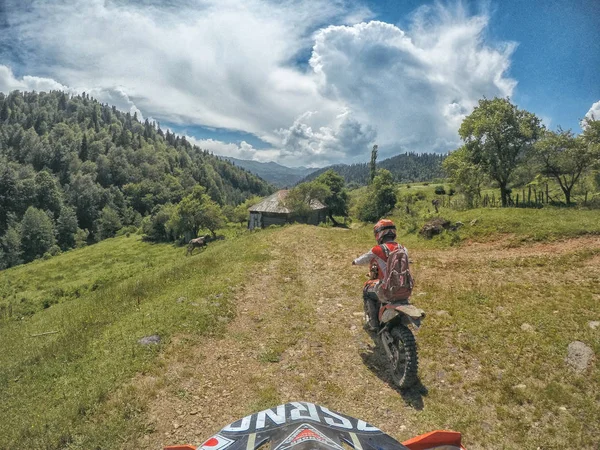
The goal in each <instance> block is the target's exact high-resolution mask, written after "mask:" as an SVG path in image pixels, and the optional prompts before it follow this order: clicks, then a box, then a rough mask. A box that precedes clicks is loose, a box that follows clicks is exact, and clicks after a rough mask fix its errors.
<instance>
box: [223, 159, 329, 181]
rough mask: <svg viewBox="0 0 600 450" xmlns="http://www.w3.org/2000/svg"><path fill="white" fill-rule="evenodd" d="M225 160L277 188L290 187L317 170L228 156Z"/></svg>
mask: <svg viewBox="0 0 600 450" xmlns="http://www.w3.org/2000/svg"><path fill="white" fill-rule="evenodd" d="M225 159H226V160H228V161H230V162H231V163H232V164H234V165H236V166H238V167H241V168H243V169H246V170H247V171H248V172H250V173H253V174H255V175H258V176H259V177H261V178H262V179H263V180H265V181H268V182H269V183H271V184H273V185H274V186H277V187H292V186H294V185H295V184H296V183H298V182H299V181H300V180H302V179H303V178H304V177H306V176H307V175H309V174H311V173H312V172H314V171H315V170H319V168H318V167H316V168H310V167H286V166H282V165H281V164H278V163H276V162H272V161H270V162H266V163H263V162H258V161H250V160H247V159H237V158H231V157H229V156H228V157H225Z"/></svg>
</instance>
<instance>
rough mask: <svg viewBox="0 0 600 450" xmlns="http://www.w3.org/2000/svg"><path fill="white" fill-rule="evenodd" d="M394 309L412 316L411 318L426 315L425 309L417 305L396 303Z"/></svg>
mask: <svg viewBox="0 0 600 450" xmlns="http://www.w3.org/2000/svg"><path fill="white" fill-rule="evenodd" d="M394 309H396V310H398V311H400V312H401V313H402V314H404V315H406V316H408V317H410V318H411V319H422V318H424V317H425V311H423V310H422V309H419V308H417V307H416V306H415V305H395V306H394Z"/></svg>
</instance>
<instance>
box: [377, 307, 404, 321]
mask: <svg viewBox="0 0 600 450" xmlns="http://www.w3.org/2000/svg"><path fill="white" fill-rule="evenodd" d="M398 314H400V313H399V312H398V311H396V310H395V309H393V308H386V309H385V311H383V314H382V315H381V321H382V322H383V323H388V322H389V321H390V320H392V319H393V318H394V317H396V316H397V315H398Z"/></svg>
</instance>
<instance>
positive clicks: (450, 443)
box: [402, 430, 466, 450]
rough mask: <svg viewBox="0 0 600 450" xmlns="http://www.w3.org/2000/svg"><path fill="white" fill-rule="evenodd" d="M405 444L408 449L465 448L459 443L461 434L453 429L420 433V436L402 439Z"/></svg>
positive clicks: (463, 449)
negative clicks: (406, 439)
mask: <svg viewBox="0 0 600 450" xmlns="http://www.w3.org/2000/svg"><path fill="white" fill-rule="evenodd" d="M402 445H405V446H406V447H408V448H409V449H410V450H427V449H442V448H443V449H447V450H461V449H462V450H466V449H465V447H463V446H462V443H461V435H460V433H457V432H455V431H445V430H437V431H432V432H431V433H427V434H422V435H420V436H417V437H414V438H412V439H409V440H408V441H404V442H403V443H402Z"/></svg>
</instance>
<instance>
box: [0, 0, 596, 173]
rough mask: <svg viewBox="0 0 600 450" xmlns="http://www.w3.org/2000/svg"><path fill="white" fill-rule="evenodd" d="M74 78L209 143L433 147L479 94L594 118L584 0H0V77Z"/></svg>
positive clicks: (299, 148) (548, 112)
mask: <svg viewBox="0 0 600 450" xmlns="http://www.w3.org/2000/svg"><path fill="white" fill-rule="evenodd" d="M14 89H19V90H22V91H31V90H36V91H48V90H53V89H61V90H65V91H67V92H71V93H74V94H76V93H81V92H84V91H85V92H87V93H89V94H90V95H91V96H93V97H94V98H96V99H97V100H99V101H101V102H103V103H108V104H111V105H115V106H117V107H118V108H119V109H121V110H123V111H131V112H137V113H138V116H140V117H143V118H150V119H151V120H156V121H158V122H159V123H160V125H161V128H163V129H171V130H173V131H175V132H176V133H178V134H182V135H186V136H188V137H189V139H190V140H191V141H192V142H194V143H196V144H197V145H199V146H200V147H201V148H203V149H208V150H210V151H212V152H214V153H215V154H220V155H226V156H233V157H236V158H242V159H252V160H257V161H276V162H279V163H281V164H285V165H287V166H311V167H322V166H326V165H329V164H336V163H355V162H364V161H367V160H368V159H369V157H370V151H371V147H372V146H373V145H374V144H377V145H378V146H379V157H380V158H381V159H383V158H386V157H389V156H393V155H396V154H398V153H404V152H418V153H423V152H436V153H446V152H448V151H451V150H453V149H456V148H457V147H458V146H460V142H461V141H460V138H459V136H458V129H459V127H460V124H461V122H462V120H463V119H464V117H466V116H467V115H468V114H469V113H470V112H471V111H472V110H473V108H474V107H475V106H476V105H477V102H478V100H479V99H481V98H483V97H487V98H493V97H510V99H511V101H512V102H513V103H515V104H517V105H518V107H519V108H523V109H527V110H528V111H531V112H533V113H535V114H536V115H537V116H538V117H540V118H541V119H542V120H543V123H544V124H545V125H546V126H547V127H549V128H551V129H556V128H557V127H559V126H560V127H562V128H563V129H572V130H573V131H574V132H576V133H578V132H580V131H581V129H580V121H581V119H582V118H584V117H585V116H586V115H588V116H590V115H592V114H594V116H595V117H598V118H600V1H598V0H563V1H556V0H529V1H526V2H523V1H517V0H503V1H491V0H486V1H466V0H465V1H456V0H453V1H444V2H422V1H415V0H404V1H403V0H380V1H375V0H370V1H369V0H172V1H167V0H135V1H134V0H0V92H5V93H6V92H9V91H11V90H14Z"/></svg>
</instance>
